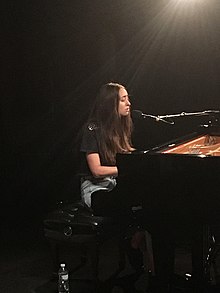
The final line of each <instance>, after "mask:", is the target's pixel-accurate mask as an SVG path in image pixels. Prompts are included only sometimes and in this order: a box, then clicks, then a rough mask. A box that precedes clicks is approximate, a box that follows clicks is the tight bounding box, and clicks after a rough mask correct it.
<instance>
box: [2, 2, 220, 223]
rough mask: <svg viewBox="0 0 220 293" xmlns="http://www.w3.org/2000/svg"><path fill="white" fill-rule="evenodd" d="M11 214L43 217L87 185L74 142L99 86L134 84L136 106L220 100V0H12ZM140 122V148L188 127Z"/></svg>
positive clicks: (7, 30) (5, 46)
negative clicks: (80, 176) (81, 182)
mask: <svg viewBox="0 0 220 293" xmlns="http://www.w3.org/2000/svg"><path fill="white" fill-rule="evenodd" d="M2 8H3V9H1V11H2V17H1V18H2V28H3V34H2V38H1V60H2V66H1V69H2V85H3V91H2V95H1V133H2V144H1V146H2V147H1V162H2V163H1V165H2V168H1V169H2V178H3V188H2V191H3V192H2V204H1V207H2V215H3V216H4V217H5V219H4V223H6V225H7V223H8V221H9V220H10V219H12V222H14V219H19V220H21V222H22V224H24V223H29V224H30V223H31V222H32V221H35V220H37V221H38V222H40V221H41V217H43V215H44V213H45V212H46V211H47V210H48V209H49V208H50V207H51V205H52V204H53V203H54V202H56V201H57V200H59V199H72V198H75V197H76V194H77V193H78V191H77V188H78V185H77V180H75V177H74V173H75V171H76V170H75V165H76V164H75V163H76V162H75V158H74V155H73V151H72V148H73V146H74V140H75V137H76V134H77V131H78V129H79V128H80V127H81V125H82V123H83V122H84V121H85V119H86V116H87V114H88V111H89V109H90V107H91V104H92V101H93V99H94V97H95V94H96V92H97V90H98V88H99V86H100V85H101V84H103V83H105V82H107V81H118V82H120V83H123V84H125V86H126V87H127V88H128V90H129V92H130V93H131V95H132V102H133V108H134V109H141V110H142V111H143V112H145V113H149V114H154V115H158V114H159V115H164V114H173V113H179V112H182V111H185V112H195V111H202V110H208V109H219V89H220V83H219V76H220V52H219V50H220V49H219V48H220V35H219V34H220V18H219V15H220V1H219V0H212V1H205V0H204V1H194V0H192V1H191V2H190V1H184V0H183V1H180V0H169V1H164V0H157V1H155V0H154V1H153V0H136V1H133V0H114V1H105V0H104V1H103V0H102V1H101V0H99V1H98V0H93V1H89V0H80V1H79V0H74V1H70V0H62V1H61V0H44V1H25V0H22V1H17V2H16V1H15V3H13V2H11V1H7V2H6V3H4V4H3V3H2ZM203 122H204V121H201V120H200V119H199V118H187V119H186V118H184V119H179V120H178V121H176V124H175V125H174V126H169V125H166V124H162V123H160V122H155V121H153V120H148V119H147V120H144V121H139V122H136V125H135V130H136V132H135V133H136V135H135V136H134V140H135V142H136V145H137V146H138V148H149V147H151V146H153V145H155V144H157V143H162V142H165V141H167V140H168V139H171V138H174V137H178V136H181V135H183V134H185V133H186V132H189V131H191V130H192V128H194V127H195V126H196V125H198V124H200V123H203Z"/></svg>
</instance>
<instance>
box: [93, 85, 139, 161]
mask: <svg viewBox="0 0 220 293" xmlns="http://www.w3.org/2000/svg"><path fill="white" fill-rule="evenodd" d="M121 88H125V87H124V86H123V85H121V84H118V83H113V82H111V83H107V84H105V85H103V86H102V87H101V88H100V90H99V93H98V95H97V97H96V101H95V104H94V107H93V109H92V111H91V114H90V116H89V123H95V124H96V125H97V127H98V131H99V134H100V141H99V149H100V154H101V156H102V157H103V158H104V159H105V161H106V162H108V164H111V165H113V164H115V159H116V154H117V153H123V152H130V151H132V150H133V148H132V144H131V133H132V129H133V123H132V120H131V116H130V113H129V114H128V115H127V116H121V115H119V113H118V105H119V100H120V97H119V90H120V89H121Z"/></svg>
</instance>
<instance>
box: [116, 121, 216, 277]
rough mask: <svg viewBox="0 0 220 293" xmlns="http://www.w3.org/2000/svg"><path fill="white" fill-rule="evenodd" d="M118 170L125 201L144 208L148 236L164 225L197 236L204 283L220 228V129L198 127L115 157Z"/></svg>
mask: <svg viewBox="0 0 220 293" xmlns="http://www.w3.org/2000/svg"><path fill="white" fill-rule="evenodd" d="M117 166H118V169H119V176H118V185H117V188H118V189H119V190H120V191H121V194H123V196H124V197H125V198H124V199H123V200H128V201H131V203H132V204H133V203H137V204H141V205H142V207H143V212H144V214H145V216H146V217H145V219H146V220H145V221H146V228H147V229H148V228H149V231H150V229H151V225H154V223H157V224H158V223H163V225H164V223H166V224H167V225H169V226H171V227H172V229H173V230H174V231H175V233H177V234H180V235H179V236H180V237H181V234H182V236H183V235H184V237H185V236H186V235H191V236H192V234H193V233H194V234H197V235H196V237H195V239H194V240H193V241H195V243H196V244H195V243H194V244H195V245H197V247H196V254H197V255H196V257H195V258H197V264H198V266H197V271H199V272H198V274H199V275H200V277H201V279H203V277H204V278H208V277H207V276H208V273H207V272H208V271H209V269H210V267H209V264H208V263H207V253H209V252H210V247H209V244H210V243H209V239H208V238H209V227H210V225H219V224H220V128H219V127H218V126H216V127H212V126H210V127H200V128H199V129H198V131H197V132H194V133H192V134H190V135H187V136H184V137H182V138H179V139H176V140H174V141H171V142H168V143H166V144H164V145H161V146H157V147H154V148H153V149H150V150H147V151H135V152H133V153H132V154H122V155H118V156H117ZM166 224H165V227H166ZM219 226H220V225H219ZM199 229H200V232H199V231H198V230H199ZM197 232H198V233H197ZM191 236H190V237H191ZM186 237H187V236H186Z"/></svg>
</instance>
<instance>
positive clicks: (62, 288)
mask: <svg viewBox="0 0 220 293" xmlns="http://www.w3.org/2000/svg"><path fill="white" fill-rule="evenodd" d="M58 292H59V293H69V273H68V270H67V269H66V266H65V264H64V263H62V264H60V268H59V271H58Z"/></svg>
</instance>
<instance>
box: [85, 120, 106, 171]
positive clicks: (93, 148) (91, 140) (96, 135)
mask: <svg viewBox="0 0 220 293" xmlns="http://www.w3.org/2000/svg"><path fill="white" fill-rule="evenodd" d="M99 141H100V131H99V128H98V127H97V126H96V125H95V124H94V123H91V124H88V125H87V126H86V127H85V128H84V130H83V135H82V141H81V145H80V155H81V158H80V160H81V166H80V172H81V174H82V175H85V176H87V175H89V176H90V175H92V174H91V172H90V169H89V167H88V164H87V160H86V154H88V153H99V155H100V160H101V164H102V165H107V163H106V162H105V160H104V159H103V158H102V156H101V154H100V150H99Z"/></svg>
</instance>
